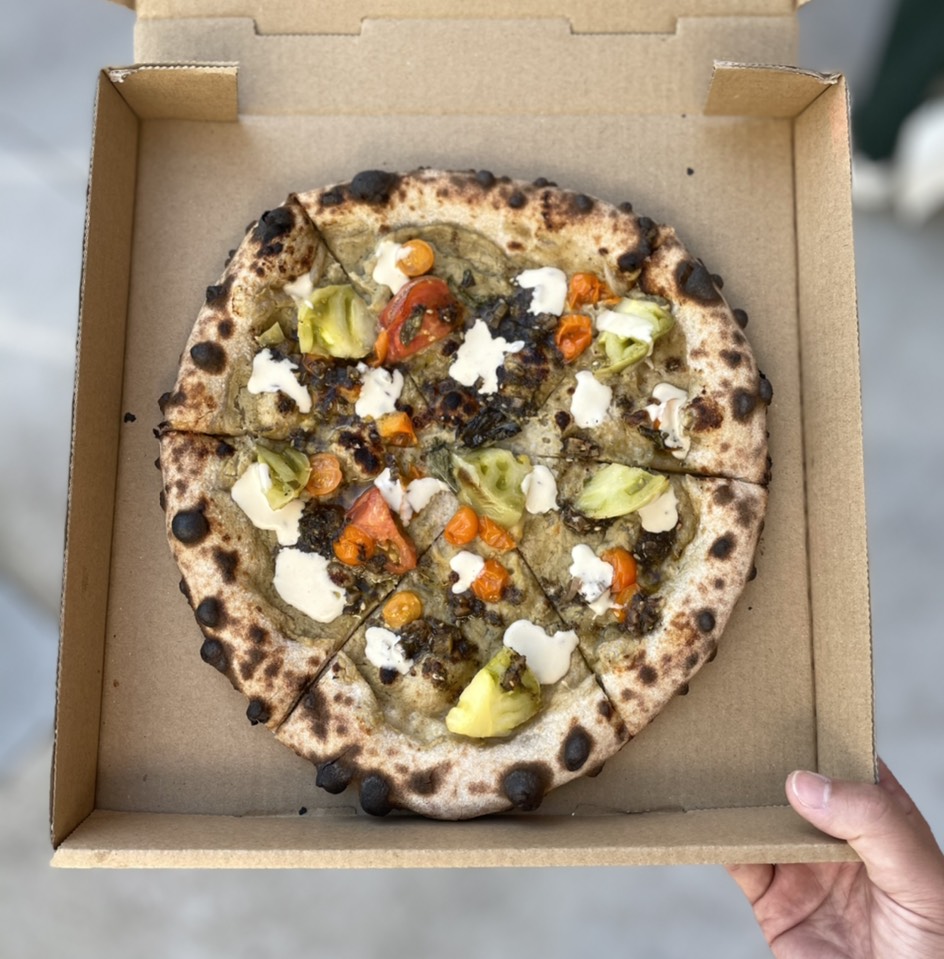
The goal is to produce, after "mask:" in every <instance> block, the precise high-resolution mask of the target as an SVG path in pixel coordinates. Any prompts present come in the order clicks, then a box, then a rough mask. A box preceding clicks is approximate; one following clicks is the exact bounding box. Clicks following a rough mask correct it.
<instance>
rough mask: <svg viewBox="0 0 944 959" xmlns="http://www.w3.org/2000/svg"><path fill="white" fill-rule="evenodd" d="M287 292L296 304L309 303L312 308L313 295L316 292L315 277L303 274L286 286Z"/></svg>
mask: <svg viewBox="0 0 944 959" xmlns="http://www.w3.org/2000/svg"><path fill="white" fill-rule="evenodd" d="M285 292H286V293H288V295H289V296H290V297H291V298H292V299H293V300H294V301H295V302H296V303H307V304H308V305H309V306H311V294H312V293H314V292H315V281H314V277H313V276H312V275H311V272H309V273H302V275H301V276H299V277H296V278H295V279H294V280H292V281H291V282H289V283H286V284H285Z"/></svg>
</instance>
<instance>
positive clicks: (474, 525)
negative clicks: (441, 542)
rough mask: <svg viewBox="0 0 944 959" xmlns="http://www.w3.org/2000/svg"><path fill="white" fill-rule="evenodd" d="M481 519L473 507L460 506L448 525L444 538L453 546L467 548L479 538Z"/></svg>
mask: <svg viewBox="0 0 944 959" xmlns="http://www.w3.org/2000/svg"><path fill="white" fill-rule="evenodd" d="M478 532H479V518H478V516H476V515H475V510H474V509H472V507H471V506H460V507H459V508H458V509H457V510H456V511H455V513H454V514H453V517H452V519H451V520H449V522H448V523H446V529H445V531H444V532H443V536H444V538H445V540H446V542H447V543H451V544H452V545H453V546H465V545H467V544H468V543H471V542H472V540H474V539H475V537H476V536H478Z"/></svg>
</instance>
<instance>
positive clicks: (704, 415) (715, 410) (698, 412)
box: [688, 396, 724, 433]
mask: <svg viewBox="0 0 944 959" xmlns="http://www.w3.org/2000/svg"><path fill="white" fill-rule="evenodd" d="M688 408H689V410H690V411H691V414H692V425H691V430H692V431H693V432H695V433H707V432H708V431H709V430H716V429H719V428H720V427H721V424H722V423H723V422H724V412H723V411H722V409H721V406H720V404H719V403H718V401H717V400H715V399H712V398H711V397H710V396H696V397H695V398H694V399H693V400H692V401H691V403H689V404H688Z"/></svg>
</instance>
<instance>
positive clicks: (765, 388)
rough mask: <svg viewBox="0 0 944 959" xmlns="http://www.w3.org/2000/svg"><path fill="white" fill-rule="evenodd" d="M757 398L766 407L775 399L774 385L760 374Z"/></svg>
mask: <svg viewBox="0 0 944 959" xmlns="http://www.w3.org/2000/svg"><path fill="white" fill-rule="evenodd" d="M757 396H758V398H759V399H760V401H761V403H763V404H764V406H770V404H771V402H772V401H773V398H774V388H773V384H772V383H771V382H770V380H768V379H767V377H766V376H765V375H764V374H763V373H760V384H759V385H758V387H757Z"/></svg>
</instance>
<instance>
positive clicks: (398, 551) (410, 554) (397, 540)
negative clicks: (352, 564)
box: [347, 486, 416, 574]
mask: <svg viewBox="0 0 944 959" xmlns="http://www.w3.org/2000/svg"><path fill="white" fill-rule="evenodd" d="M347 518H348V523H349V524H350V526H354V527H356V528H357V529H359V530H361V532H364V533H366V534H367V535H368V536H369V537H371V538H372V539H373V540H374V542H375V543H376V544H377V547H378V549H380V551H381V552H382V553H383V554H384V555H385V556H386V557H387V565H386V570H387V572H388V573H394V574H400V573H406V572H408V571H409V570H411V569H415V568H416V547H415V546H414V545H413V543H412V542H411V541H410V538H409V537H408V536H407V535H406V534H405V533H403V532H402V531H401V530H400V527H399V526H397V521H396V519H395V518H394V516H393V513H391V512H390V507H389V506H388V505H387V501H386V500H385V499H384V498H383V495H382V494H381V492H380V490H379V489H377V487H376V486H374V487H371V488H370V489H369V490H367V492H366V493H363V494H362V495H361V496H360V497H358V499H357V500H355V502H354V505H353V506H352V507H351V508H350V509H349V510H348V513H347Z"/></svg>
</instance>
